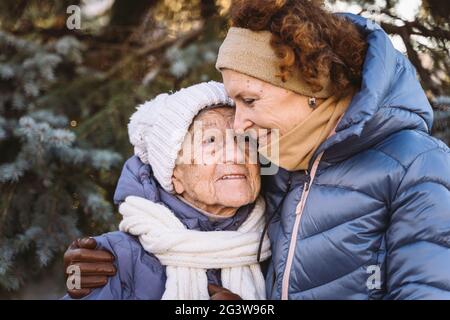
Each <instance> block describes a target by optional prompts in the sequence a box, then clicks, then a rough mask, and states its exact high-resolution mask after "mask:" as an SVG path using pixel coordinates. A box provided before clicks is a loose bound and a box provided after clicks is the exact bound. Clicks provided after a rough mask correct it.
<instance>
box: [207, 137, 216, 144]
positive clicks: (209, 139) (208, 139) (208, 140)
mask: <svg viewBox="0 0 450 320" xmlns="http://www.w3.org/2000/svg"><path fill="white" fill-rule="evenodd" d="M215 141H216V137H214V136H211V137H208V138H206V141H205V142H206V143H214V142H215Z"/></svg>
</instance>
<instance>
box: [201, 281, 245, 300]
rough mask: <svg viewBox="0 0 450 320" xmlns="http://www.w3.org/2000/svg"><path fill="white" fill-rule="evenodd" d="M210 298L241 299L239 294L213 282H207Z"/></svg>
mask: <svg viewBox="0 0 450 320" xmlns="http://www.w3.org/2000/svg"><path fill="white" fill-rule="evenodd" d="M208 292H209V295H210V297H211V299H210V300H242V298H241V297H240V296H238V295H237V294H235V293H233V292H231V291H230V290H228V289H225V288H223V287H219V286H216V285H215V284H208Z"/></svg>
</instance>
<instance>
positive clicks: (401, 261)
mask: <svg viewBox="0 0 450 320" xmlns="http://www.w3.org/2000/svg"><path fill="white" fill-rule="evenodd" d="M390 218H391V221H390V224H389V228H388V230H387V231H386V241H387V254H388V256H387V263H386V277H387V279H386V290H387V295H386V297H385V298H387V299H450V154H449V150H448V149H446V148H445V147H437V148H435V149H433V150H430V151H427V152H424V153H422V154H419V155H418V156H417V157H416V158H415V160H413V161H412V162H411V163H410V164H409V165H408V167H405V174H404V176H403V179H402V180H401V182H400V184H399V186H398V189H397V192H396V194H395V197H394V199H393V201H392V206H391V217H390Z"/></svg>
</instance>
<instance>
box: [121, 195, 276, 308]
mask: <svg viewBox="0 0 450 320" xmlns="http://www.w3.org/2000/svg"><path fill="white" fill-rule="evenodd" d="M264 210H265V203H264V200H263V199H262V198H261V197H259V198H258V199H257V201H256V204H255V207H254V209H253V210H252V212H251V213H250V214H249V216H248V217H247V219H246V220H245V221H244V223H243V224H242V225H241V226H240V227H239V229H238V230H237V231H197V230H188V229H186V227H185V226H184V225H183V224H182V223H181V221H180V220H179V219H178V218H177V217H176V216H175V215H174V213H173V212H172V211H170V210H169V209H168V208H167V207H166V206H164V205H161V204H157V203H154V202H152V201H149V200H147V199H144V198H140V197H134V196H129V197H127V198H126V200H125V202H123V203H122V204H121V205H120V207H119V212H120V213H121V214H122V215H123V220H122V222H121V223H120V225H119V229H120V230H121V231H124V232H128V233H130V234H132V235H135V236H138V237H139V240H140V242H141V244H142V246H143V247H144V249H145V250H146V251H147V252H149V253H152V254H154V255H155V256H156V257H157V258H158V259H159V261H160V262H161V263H162V264H163V265H165V266H166V275H167V281H166V289H165V292H164V295H163V297H162V299H163V300H178V299H185V300H208V299H209V298H210V297H209V294H208V289H207V285H208V279H207V276H206V270H207V269H222V271H221V279H222V285H223V286H224V287H225V288H227V289H229V290H231V291H232V292H234V293H236V294H238V295H239V296H241V297H242V298H243V299H244V300H259V299H265V282H264V277H263V275H262V273H261V269H260V266H259V264H258V262H257V259H256V257H257V251H258V245H259V241H260V237H261V233H262V232H263V229H264V222H265V218H264ZM270 254H271V252H270V243H269V239H268V237H267V235H265V236H264V240H263V245H262V251H261V261H262V260H265V259H267V258H269V257H270Z"/></svg>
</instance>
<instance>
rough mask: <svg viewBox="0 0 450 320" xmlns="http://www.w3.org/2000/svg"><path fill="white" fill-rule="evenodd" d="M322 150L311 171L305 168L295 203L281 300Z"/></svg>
mask: <svg viewBox="0 0 450 320" xmlns="http://www.w3.org/2000/svg"><path fill="white" fill-rule="evenodd" d="M322 155H323V152H322V153H321V154H320V155H319V156H318V157H317V158H316V159H315V160H314V163H313V166H312V169H311V171H310V172H311V173H309V172H308V170H306V181H305V183H304V184H303V191H302V195H301V197H300V202H299V203H298V204H297V207H296V209H295V221H294V228H293V229H292V233H291V239H290V242H289V249H288V256H287V260H286V266H285V269H284V273H283V279H282V284H281V300H287V299H288V293H289V278H290V273H291V267H292V260H293V258H294V254H295V247H296V242H297V235H298V230H299V228H300V220H301V217H302V214H303V210H304V208H305V205H306V200H307V198H308V195H309V190H310V187H311V184H312V182H313V180H314V178H315V175H316V170H317V168H318V166H319V162H320V159H321V158H322Z"/></svg>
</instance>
